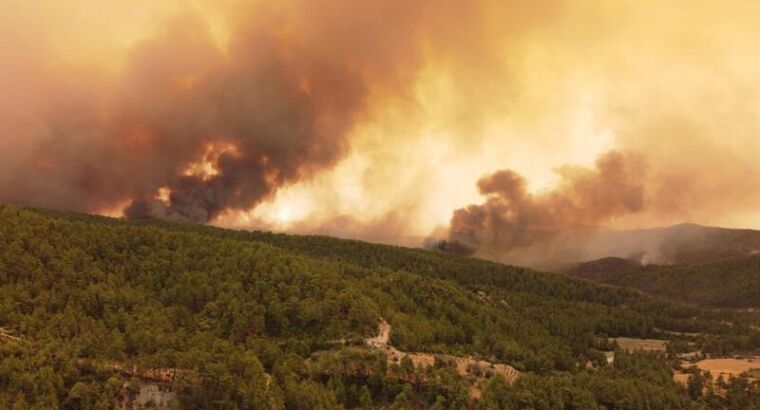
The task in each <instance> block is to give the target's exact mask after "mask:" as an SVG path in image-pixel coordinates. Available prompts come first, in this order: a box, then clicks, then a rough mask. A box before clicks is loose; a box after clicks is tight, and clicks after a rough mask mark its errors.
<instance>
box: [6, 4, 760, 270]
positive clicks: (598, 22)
mask: <svg viewBox="0 0 760 410" xmlns="http://www.w3.org/2000/svg"><path fill="white" fill-rule="evenodd" d="M758 14H760V3H758V2H753V1H744V0H739V1H731V2H717V1H710V0H698V1H695V2H692V3H690V5H689V7H688V8H685V7H683V4H682V2H679V1H675V0H665V1H655V0H642V1H638V2H614V3H610V2H592V1H583V0H581V1H573V2H568V1H564V0H538V1H519V0H471V1H464V0H436V1H434V0H419V1H413V2H409V1H401V0H388V1H375V0H353V1H349V0H280V1H261V0H164V1H161V2H156V1H153V0H133V1H130V2H103V1H96V0H68V1H66V2H61V1H56V0H35V1H6V2H0V41H1V42H2V46H1V47H0V89H1V90H2V91H3V92H2V94H1V95H0V202H3V203H4V202H13V203H19V204H23V205H31V206H38V207H46V208H56V209H66V210H75V211H83V212H93V213H101V214H108V215H118V216H121V215H125V216H127V217H131V218H143V217H161V218H169V219H175V220H189V221H197V222H210V223H214V224H217V225H221V226H227V227H234V228H262V227H263V228H271V229H275V230H287V231H293V232H321V233H329V234H336V235H341V236H348V237H357V238H364V239H369V240H376V241H382V242H393V243H404V244H409V243H417V244H418V243H419V242H420V241H422V240H423V238H424V237H425V236H427V235H429V233H430V232H431V231H434V230H436V229H437V228H438V227H442V228H441V229H442V230H445V233H442V234H440V235H436V236H437V237H439V238H445V239H446V242H445V244H439V246H440V247H442V248H445V249H447V250H450V251H454V252H458V253H473V252H475V254H476V255H479V256H485V257H489V258H494V259H498V260H503V261H509V262H513V263H529V264H533V265H536V264H539V263H542V262H544V261H546V260H549V259H570V260H583V259H587V257H588V256H589V255H591V256H595V255H597V253H602V252H603V251H605V249H606V248H605V247H606V245H607V244H608V243H609V242H610V241H607V240H605V239H599V240H596V239H594V240H590V239H588V235H589V232H592V231H593V232H597V231H598V229H597V228H598V227H600V226H604V227H608V228H613V229H634V228H648V227H655V226H664V225H673V224H677V223H681V222H695V223H700V224H710V225H721V226H731V227H754V228H760V212H759V211H758V210H759V209H760V177H758V175H760V161H757V152H760V138H758V135H760V115H758V113H759V112H760V111H759V110H758V107H760V88H758V86H757V78H759V77H760V57H759V56H760V46H759V44H760V42H758V41H755V39H758V38H760V26H758V24H757V22H756V16H757V15H758ZM597 157H598V159H597ZM595 160H596V163H595V162H594V161H595ZM562 164H576V165H573V166H562ZM505 168H508V169H510V170H511V171H500V172H496V173H494V171H496V170H500V169H505ZM555 170H557V171H558V172H554V171H555ZM483 175H490V176H489V177H486V178H483V179H482V181H480V183H479V184H477V186H476V184H475V183H474V182H475V181H477V180H478V179H479V178H481V177H482V176H483ZM468 204H475V205H468ZM457 209H459V211H457V212H456V214H455V215H454V217H453V219H452V211H454V210H457ZM595 238H597V237H595ZM580 243H587V244H588V243H594V246H593V252H592V250H590V249H589V248H588V247H586V248H584V247H581V246H579V244H580ZM597 245H598V246H597ZM597 250H598V251H599V252H597ZM655 251H656V250H652V252H650V253H649V254H650V255H653V256H652V257H653V258H655V259H656V258H657V255H658V252H655ZM626 252H628V251H627V250H625V249H622V248H621V249H620V250H619V252H618V251H617V250H615V252H613V253H620V254H624V253H626ZM601 256H605V255H604V254H602V255H601Z"/></svg>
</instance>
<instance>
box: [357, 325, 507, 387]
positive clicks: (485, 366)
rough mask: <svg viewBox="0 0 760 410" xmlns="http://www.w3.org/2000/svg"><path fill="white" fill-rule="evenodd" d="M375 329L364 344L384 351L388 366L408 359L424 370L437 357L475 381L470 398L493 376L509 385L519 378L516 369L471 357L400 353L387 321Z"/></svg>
mask: <svg viewBox="0 0 760 410" xmlns="http://www.w3.org/2000/svg"><path fill="white" fill-rule="evenodd" d="M377 328H378V329H377V336H375V337H371V338H368V339H365V344H366V345H367V346H369V347H370V348H373V349H381V350H384V351H385V353H386V355H387V357H388V364H389V365H390V364H394V363H395V364H398V363H400V362H401V360H402V359H404V358H409V360H411V361H412V364H413V365H414V367H415V368H425V367H431V366H434V365H435V362H436V357H438V358H439V359H441V360H444V361H446V362H448V363H449V365H451V366H454V367H455V368H456V369H457V373H459V375H460V376H462V377H469V378H471V379H474V380H475V382H474V384H473V386H472V389H471V391H470V396H471V397H472V398H478V397H480V386H481V385H482V384H483V383H484V382H485V381H486V380H487V379H489V378H490V377H491V376H493V375H496V374H500V375H502V376H504V378H505V379H506V380H507V381H508V382H510V383H511V382H514V381H515V380H517V378H518V377H520V373H519V372H518V371H517V369H515V368H514V367H512V366H509V365H506V364H502V363H491V362H488V361H485V360H479V359H476V358H473V357H461V356H451V355H434V354H430V353H408V352H402V351H401V350H398V349H396V348H395V347H393V346H392V345H391V344H390V337H391V330H392V327H391V324H390V323H388V321H387V320H385V319H383V318H381V319H380V324H379V325H378V327H377Z"/></svg>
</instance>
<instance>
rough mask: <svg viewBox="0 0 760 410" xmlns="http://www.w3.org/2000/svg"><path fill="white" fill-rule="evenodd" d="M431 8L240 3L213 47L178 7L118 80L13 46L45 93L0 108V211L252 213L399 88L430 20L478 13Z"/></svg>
mask: <svg viewBox="0 0 760 410" xmlns="http://www.w3.org/2000/svg"><path fill="white" fill-rule="evenodd" d="M432 3H433V2H428V1H421V2H414V3H408V2H400V1H389V2H379V3H378V2H374V1H352V2H346V1H333V0H319V1H308V2H306V1H290V2H285V3H277V4H271V5H265V4H262V3H253V2H252V3H251V4H250V5H248V6H245V7H242V6H241V7H239V8H238V9H235V11H236V12H237V13H239V14H240V17H238V18H234V17H233V18H230V19H229V21H227V24H228V28H229V31H230V34H229V39H228V40H227V41H226V42H225V44H224V45H223V46H220V45H219V44H218V43H217V41H215V39H214V37H213V35H212V30H211V28H210V27H209V26H208V24H207V23H206V22H205V21H204V20H203V19H202V18H200V17H199V16H198V15H197V13H193V12H186V13H183V14H181V15H179V16H178V17H174V18H172V19H171V20H170V22H169V23H168V24H165V25H162V26H160V28H159V29H158V30H157V31H156V32H155V33H154V34H152V35H150V36H149V37H148V38H146V39H144V40H142V41H139V42H137V43H136V44H135V45H134V46H132V47H131V48H130V50H129V51H128V52H127V55H126V57H125V62H124V63H123V64H121V65H120V66H119V68H118V69H117V74H116V75H115V76H111V75H108V74H107V73H102V72H97V75H88V74H93V73H87V72H83V71H82V70H78V71H77V70H73V69H72V70H70V71H65V72H57V71H56V70H52V71H48V70H50V67H49V66H48V63H49V62H48V61H44V60H45V58H46V57H47V55H46V54H45V52H41V53H35V52H34V50H22V51H25V52H29V54H31V56H30V59H31V60H30V61H28V62H26V63H25V64H26V65H27V66H28V67H31V68H34V69H37V70H40V72H39V73H34V72H26V73H23V75H25V76H32V77H34V76H37V77H39V78H40V80H42V81H44V82H41V84H42V85H40V89H39V90H37V91H39V94H40V95H39V97H40V98H39V99H35V100H34V101H30V102H29V104H28V105H26V106H24V105H22V107H23V109H22V110H21V111H20V112H13V110H10V109H8V110H5V111H4V113H3V114H4V116H3V118H2V128H3V131H4V134H5V135H7V136H6V137H4V138H8V139H10V141H8V144H9V145H10V146H9V147H7V148H6V152H11V151H12V152H13V153H14V157H15V158H14V159H12V160H11V159H9V160H8V161H7V162H4V163H3V165H0V167H2V169H0V172H1V173H2V174H3V177H2V178H3V184H2V186H0V201H10V202H20V203H23V204H30V205H35V206H44V207H55V208H63V209H72V210H80V211H96V212H97V211H103V210H104V209H108V208H113V207H118V206H119V205H120V204H123V205H124V206H125V209H124V213H125V215H126V216H127V217H129V218H146V217H160V218H168V219H175V220H190V221H197V222H206V221H211V220H214V219H216V218H217V217H218V216H219V215H220V214H222V213H224V212H231V211H245V210H248V209H251V208H254V207H255V206H256V205H257V204H259V203H260V202H261V201H262V200H264V199H267V198H269V197H271V196H272V195H273V193H275V192H276V191H277V190H278V189H279V188H280V187H282V186H284V185H286V184H292V183H294V182H296V181H300V180H304V179H308V178H310V177H311V176H312V175H314V174H315V173H319V172H320V171H323V170H325V169H329V168H330V167H332V166H333V165H334V164H335V163H336V162H337V161H339V160H340V159H342V158H343V157H344V156H345V155H346V153H347V151H348V149H349V147H350V141H349V136H350V134H351V132H352V130H353V129H354V128H355V126H356V124H357V122H358V121H360V120H362V119H364V118H365V116H366V115H368V114H367V113H368V110H367V107H368V105H369V102H370V100H382V99H383V98H384V97H383V96H392V97H393V98H400V97H402V96H403V95H404V94H405V93H408V92H410V90H411V88H412V86H413V84H414V79H415V77H416V75H417V71H418V69H419V66H420V64H421V61H422V55H423V52H429V53H435V52H436V51H435V50H437V49H438V46H437V44H438V42H439V40H438V38H439V36H436V35H434V33H435V31H436V30H438V27H439V25H440V24H441V23H442V21H441V20H440V18H443V17H444V16H445V15H448V13H452V12H454V11H455V10H459V9H462V10H465V11H467V10H469V11H470V12H478V10H479V8H480V6H482V5H475V6H472V7H463V6H464V5H463V4H459V3H458V2H447V4H446V5H445V6H444V7H443V8H442V10H443V13H444V15H442V16H438V12H434V13H431V12H432V11H434V9H433V8H432ZM448 3H450V4H448ZM483 4H486V2H484V3H483ZM466 14H467V13H464V14H462V16H463V17H466ZM441 27H442V26H441ZM472 27H474V26H472ZM442 40H443V38H442ZM30 47H32V46H30ZM425 50H427V51H425ZM9 54H10V55H9V57H8V61H11V59H14V58H15V57H16V55H15V54H14V53H9ZM35 59H39V60H35ZM13 64H18V65H19V67H15V68H18V69H19V72H9V73H2V74H3V75H0V77H2V78H3V79H4V80H5V81H7V82H8V86H9V88H10V89H18V88H19V86H16V85H13V84H11V82H12V81H15V80H18V79H19V78H20V77H21V75H22V73H21V71H23V69H25V68H26V67H24V66H23V64H24V63H13ZM29 91H30V90H29V89H23V88H22V89H19V90H18V91H17V93H16V94H18V96H19V98H26V94H29ZM11 99H12V97H7V98H6V97H3V100H5V101H6V102H9V101H10V100H11ZM21 124H23V127H20V126H19V125H21ZM22 133H23V134H28V135H26V136H24V137H22V136H21V134H22Z"/></svg>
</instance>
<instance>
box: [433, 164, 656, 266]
mask: <svg viewBox="0 0 760 410" xmlns="http://www.w3.org/2000/svg"><path fill="white" fill-rule="evenodd" d="M558 172H559V174H560V175H561V178H562V179H561V181H560V183H559V185H558V186H557V187H556V188H555V189H553V190H550V191H546V192H540V193H537V194H533V193H530V192H529V191H528V187H527V182H526V180H525V179H524V178H523V177H522V176H520V175H519V174H517V173H515V172H514V171H510V170H502V171H498V172H496V173H494V174H492V175H489V176H486V177H484V178H482V179H481V180H480V181H478V189H479V190H480V193H481V194H482V195H484V196H485V198H486V199H485V202H484V203H483V204H480V205H470V206H467V207H466V208H462V209H458V210H456V211H455V212H454V215H453V217H452V218H451V226H450V228H449V237H448V239H447V240H445V241H441V242H439V243H438V244H437V245H436V246H437V247H438V248H439V249H441V250H443V251H447V252H452V253H460V254H478V255H479V256H484V257H488V258H493V259H502V258H503V257H504V256H505V255H508V254H510V253H513V252H516V251H518V252H519V251H520V250H527V249H531V248H532V247H534V246H535V245H537V244H544V245H545V244H547V243H553V242H554V241H556V240H557V239H558V238H560V237H561V236H563V235H565V234H566V233H567V232H569V231H574V232H581V231H589V230H592V229H594V227H596V226H599V225H602V224H605V223H608V222H610V221H611V220H612V219H614V218H615V217H618V216H624V215H628V214H632V213H637V212H640V211H643V210H644V207H645V189H644V181H645V179H644V175H645V173H646V167H645V164H644V162H643V160H642V159H641V158H639V157H638V156H637V155H634V154H626V153H620V152H616V151H612V152H609V153H607V154H604V155H602V156H600V157H599V158H598V160H597V162H596V167H595V168H594V169H588V168H581V167H570V166H566V167H563V168H561V169H559V170H558ZM576 245H578V244H576ZM546 250H547V249H544V251H546ZM543 257H544V258H545V259H549V258H550V257H551V256H550V255H546V254H544V255H543ZM521 262H526V261H521ZM527 262H530V261H527Z"/></svg>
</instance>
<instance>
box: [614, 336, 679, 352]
mask: <svg viewBox="0 0 760 410" xmlns="http://www.w3.org/2000/svg"><path fill="white" fill-rule="evenodd" d="M614 340H615V341H616V342H617V344H618V346H620V348H621V349H622V350H628V351H634V350H646V351H651V352H664V351H665V346H666V344H667V341H666V340H658V339H631V338H628V337H617V338H615V339H614Z"/></svg>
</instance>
